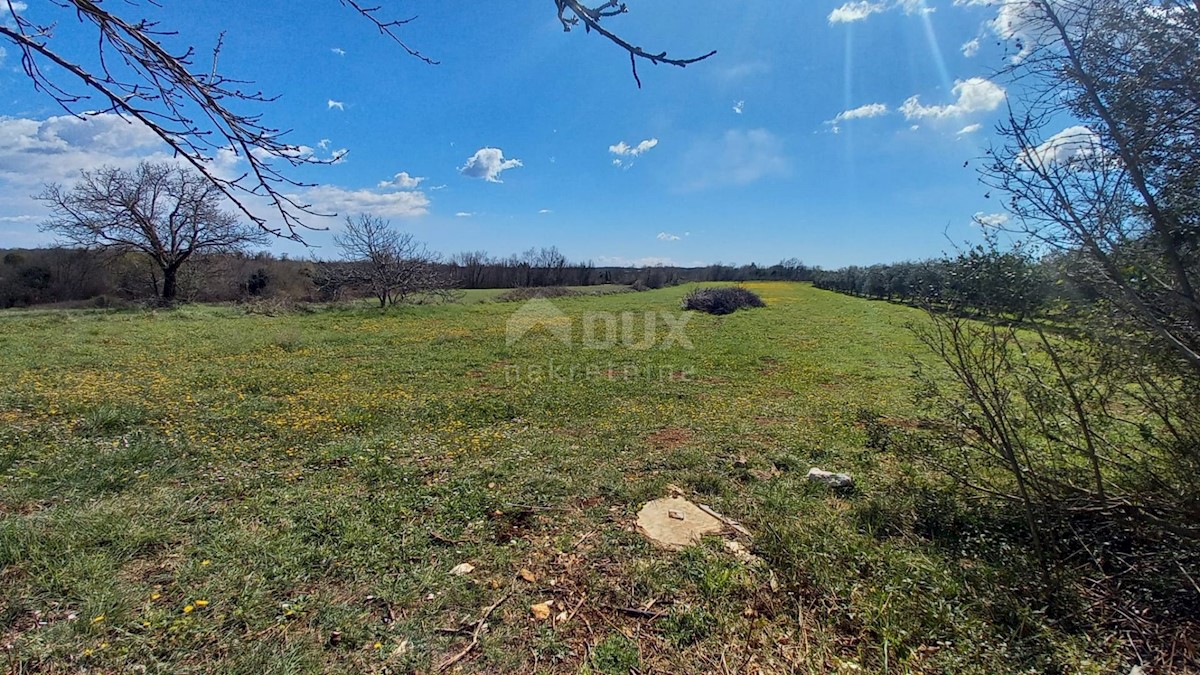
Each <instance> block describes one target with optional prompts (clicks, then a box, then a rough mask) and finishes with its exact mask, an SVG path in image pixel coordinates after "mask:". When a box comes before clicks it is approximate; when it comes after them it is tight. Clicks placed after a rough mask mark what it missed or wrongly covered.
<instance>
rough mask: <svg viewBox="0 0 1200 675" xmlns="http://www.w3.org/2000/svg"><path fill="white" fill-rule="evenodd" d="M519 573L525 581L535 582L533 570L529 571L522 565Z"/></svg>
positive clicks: (535, 577)
mask: <svg viewBox="0 0 1200 675" xmlns="http://www.w3.org/2000/svg"><path fill="white" fill-rule="evenodd" d="M519 574H520V575H521V578H522V579H524V580H525V581H528V582H529V583H531V584H536V583H537V576H536V575H534V573H533V572H530V571H529V570H527V569H525V568H524V567H522V568H521V571H520V572H519Z"/></svg>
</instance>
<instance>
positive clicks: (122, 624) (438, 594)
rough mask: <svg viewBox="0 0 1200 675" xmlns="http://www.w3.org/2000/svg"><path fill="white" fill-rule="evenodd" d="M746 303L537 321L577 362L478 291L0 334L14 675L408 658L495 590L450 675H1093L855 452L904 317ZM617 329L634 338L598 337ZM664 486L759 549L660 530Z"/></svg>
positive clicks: (0, 515) (882, 306)
mask: <svg viewBox="0 0 1200 675" xmlns="http://www.w3.org/2000/svg"><path fill="white" fill-rule="evenodd" d="M748 286H749V287H750V288H751V289H752V290H755V291H756V292H758V293H759V294H760V295H761V296H762V297H763V298H764V300H765V301H766V303H767V306H766V307H765V308H761V309H754V310H747V311H741V312H737V313H735V314H732V315H729V316H724V317H713V316H708V315H700V314H688V315H686V316H685V315H683V314H682V313H681V312H680V310H679V303H680V299H681V298H682V297H683V295H684V294H685V293H686V292H687V291H688V290H689V289H690V288H691V287H687V286H685V287H678V288H668V289H662V290H657V291H649V292H643V293H621V294H613V295H602V296H595V297H568V298H561V299H556V300H554V301H553V305H554V307H555V308H557V310H559V311H561V312H562V313H563V315H564V317H562V318H561V319H560V320H561V321H564V322H565V323H566V325H568V326H570V328H571V330H572V332H571V344H564V342H563V341H562V340H561V339H560V337H561V335H559V334H556V333H555V331H553V330H546V329H544V328H539V329H536V330H533V331H530V332H529V333H527V334H525V335H524V336H523V337H522V338H521V339H520V340H517V341H516V342H514V343H513V344H511V345H510V344H508V342H509V340H507V339H506V338H507V334H508V332H507V324H508V322H509V319H510V318H511V317H512V316H513V314H514V312H517V311H518V310H520V308H521V306H522V305H521V304H520V303H494V302H487V301H486V298H483V297H480V298H474V299H476V300H483V301H480V302H472V303H469V304H462V305H450V306H431V307H410V308H401V309H396V310H391V311H387V312H380V311H378V310H373V309H365V308H350V309H326V310H320V311H316V312H313V313H297V314H285V315H280V316H274V317H269V316H261V315H247V314H245V313H243V312H241V311H239V310H238V309H237V308H234V307H209V306H195V307H185V308H182V309H179V310H175V311H169V312H143V311H123V312H104V311H59V312H10V313H6V314H2V315H0V353H3V354H5V358H4V359H3V360H2V361H0V425H2V426H0V472H2V480H0V567H2V568H3V572H0V644H3V645H4V649H5V656H4V658H5V659H7V666H8V667H9V668H10V669H12V670H16V671H21V670H35V669H43V670H51V671H54V670H78V669H85V668H86V669H99V670H125V669H130V668H133V667H145V668H146V669H148V670H152V671H170V672H187V671H211V672H217V671H219V672H246V673H262V672H301V671H326V672H366V671H383V670H388V671H389V672H405V671H418V672H425V671H431V670H435V669H437V668H438V666H439V665H440V664H443V663H445V662H446V661H447V660H448V659H450V658H451V657H452V656H454V655H455V654H457V653H459V652H460V651H462V650H463V648H465V647H466V646H467V645H468V644H469V643H470V641H471V638H472V635H473V634H474V629H475V627H476V626H477V625H478V624H477V622H478V621H479V620H480V615H481V613H482V612H484V610H485V609H486V608H488V607H490V606H492V605H493V604H494V603H496V602H497V601H499V600H503V602H501V603H500V604H499V605H497V606H496V608H495V610H494V611H493V612H492V613H491V615H490V616H489V617H488V620H487V628H486V630H481V631H480V632H479V643H478V645H477V646H476V647H475V648H474V649H472V650H471V652H470V653H468V654H467V655H466V656H465V657H464V658H463V659H462V660H460V661H458V662H457V663H456V664H455V665H454V666H453V668H455V669H459V670H462V671H464V672H576V671H579V672H614V673H617V672H619V673H627V672H629V671H630V669H631V668H634V669H639V670H641V671H643V672H649V671H657V672H720V671H721V668H722V667H723V666H722V664H725V665H724V667H725V668H727V669H729V671H730V672H736V671H738V670H739V669H746V668H750V667H753V668H758V669H761V670H762V671H763V672H828V671H834V670H838V669H846V670H854V669H856V668H865V669H867V670H874V671H881V670H884V669H887V670H889V671H895V672H905V671H927V672H980V673H996V672H1015V671H1019V670H1022V669H1025V670H1028V669H1034V670H1038V671H1041V670H1051V669H1056V668H1057V669H1067V670H1071V671H1073V672H1089V671H1091V672H1105V670H1106V669H1109V668H1112V667H1114V664H1115V663H1117V661H1115V660H1114V659H1115V656H1113V655H1112V652H1113V651H1114V650H1115V647H1114V646H1113V645H1111V644H1109V643H1108V642H1107V641H1106V639H1103V638H1099V639H1098V638H1096V637H1095V636H1092V637H1091V638H1089V637H1088V636H1087V635H1085V634H1083V633H1070V632H1067V631H1065V630H1061V629H1058V628H1055V627H1053V626H1050V625H1048V624H1047V623H1046V622H1045V621H1044V620H1043V619H1042V618H1041V617H1040V616H1039V614H1038V613H1037V612H1036V611H1035V609H1034V608H1035V607H1036V603H1034V602H1032V601H1030V600H1026V599H1024V598H1023V597H1022V590H1021V583H1022V579H1024V578H1028V577H1029V576H1031V575H1029V574H1028V570H1026V569H1024V568H1023V567H1022V564H1021V563H1020V561H1019V558H1014V557H1013V556H1011V555H1005V554H1004V553H1003V552H1004V551H1006V550H1009V549H1008V546H1009V541H1008V540H1007V539H1006V537H1012V538H1019V537H1020V536H1021V535H1020V528H1019V527H1018V526H1016V525H1013V524H1012V523H1010V522H1007V521H1004V520H1003V519H1000V520H996V519H995V518H992V517H990V516H987V515H986V514H980V513H978V512H976V511H974V510H972V509H971V507H970V506H969V505H966V504H964V503H963V502H962V500H960V499H958V498H957V496H956V493H954V492H953V491H952V490H951V489H950V488H949V487H948V486H947V485H945V484H944V483H943V482H941V481H940V480H938V479H937V478H936V477H930V476H926V475H923V474H920V473H918V472H916V471H914V470H913V469H912V468H911V467H910V466H909V464H908V463H907V461H906V458H905V457H903V456H896V455H894V454H892V453H890V452H885V451H879V450H870V449H868V448H867V447H866V442H867V438H866V433H865V431H864V429H863V428H862V425H861V424H859V420H860V419H861V418H862V411H864V410H866V411H874V412H878V413H882V414H885V415H888V416H890V417H892V418H897V419H903V418H905V417H906V416H910V415H913V414H915V413H913V408H912V405H913V402H912V400H911V389H912V385H911V382H910V380H909V373H910V371H911V369H912V359H913V358H914V357H916V358H923V357H922V354H921V351H920V349H919V348H918V346H917V342H916V340H915V339H914V338H913V337H912V336H911V335H910V334H909V332H908V331H907V330H906V329H905V325H906V324H907V323H909V322H912V321H921V320H922V315H921V314H920V313H919V312H917V311H914V310H912V309H909V308H904V307H899V306H894V305H889V304H886V303H881V302H868V301H863V300H857V299H851V298H847V297H844V296H840V295H836V294H833V293H828V292H822V291H817V290H814V289H812V288H811V287H808V286H806V285H801V284H784V283H756V284H748ZM477 295H479V294H477ZM647 313H649V314H647ZM659 313H666V314H667V315H668V316H669V317H670V319H669V321H667V322H664V320H663V319H662V318H661V314H659ZM606 317H608V318H606ZM609 320H612V321H615V322H616V323H615V326H616V327H617V330H618V331H620V330H626V331H627V332H628V334H629V336H630V338H628V339H627V338H625V337H624V336H623V335H621V336H618V337H616V339H615V340H609V342H615V344H612V345H611V346H607V347H605V348H599V347H603V346H604V345H602V344H601V342H603V340H599V339H596V338H597V335H598V333H597V331H601V332H602V331H604V330H605V326H606V325H607V324H604V322H605V321H609ZM589 322H591V324H590V328H587V327H586V325H587V324H588V323H589ZM648 322H652V323H653V326H652V330H648V329H647V323H648ZM671 322H674V323H673V324H672V323H671ZM602 324H603V325H602ZM626 324H627V325H626ZM672 328H674V331H675V332H674V333H672ZM588 330H590V331H591V333H590V334H589V333H587V332H586V331H588ZM589 335H590V337H591V338H593V339H592V340H591V341H590V342H587V341H586V340H585V338H588V337H589ZM604 335H606V334H602V335H601V337H603V336H604ZM647 335H649V336H651V337H650V339H646V336H647ZM669 335H675V336H676V337H675V339H670V340H669V339H668V336H669ZM609 337H611V336H609ZM680 337H682V338H685V339H684V340H680V339H678V338H680ZM668 341H669V342H670V344H669V346H665V347H664V344H665V343H666V342H668ZM639 343H644V344H639ZM810 466H821V467H823V468H826V469H830V470H837V471H846V472H850V473H853V474H854V475H855V477H856V479H857V481H858V489H857V491H856V492H855V493H853V494H850V495H845V496H835V495H832V494H830V493H828V492H827V491H825V490H822V489H820V488H819V487H816V486H813V485H810V484H808V483H807V482H806V481H805V479H804V474H805V472H806V471H807V470H808V468H809V467H810ZM673 488H679V489H682V490H683V491H684V492H685V494H687V495H688V496H689V497H690V498H692V499H693V500H695V501H699V502H703V503H705V504H708V505H710V506H712V507H713V508H715V509H717V510H718V511H720V512H722V513H724V514H726V515H728V516H730V517H733V518H736V519H738V520H739V521H741V522H743V523H744V524H745V525H746V526H747V527H748V528H749V529H750V530H752V531H753V532H754V533H755V541H754V545H753V547H752V548H753V550H754V551H755V553H756V555H757V556H758V557H759V558H760V559H761V563H759V564H753V565H746V564H744V563H742V562H739V561H738V560H737V559H736V558H735V557H734V556H733V555H732V554H730V553H729V552H728V551H727V550H725V549H724V548H723V547H722V546H721V544H720V542H719V541H706V542H705V543H703V544H701V545H698V546H696V547H693V548H691V549H688V550H686V551H683V552H681V553H670V552H666V551H662V550H659V549H657V548H655V547H653V546H651V545H650V544H649V543H648V542H646V541H645V540H644V539H643V538H642V537H641V536H640V535H639V534H637V532H636V531H635V528H634V527H633V520H634V516H635V514H636V513H637V510H638V509H639V508H640V506H641V505H642V504H643V503H644V502H645V501H647V500H649V499H654V498H657V497H661V496H664V495H666V494H667V493H668V491H669V490H671V489H673ZM1013 545H1016V544H1013ZM464 562H465V563H470V564H471V565H473V566H474V567H475V569H474V571H473V572H471V573H469V574H464V575H459V576H455V575H451V574H450V570H451V569H452V568H454V567H455V566H456V565H458V564H460V563H464ZM521 570H525V571H526V572H527V574H526V575H525V576H524V577H522V576H520V575H519V572H520V571H521ZM543 602H550V603H551V605H550V606H551V608H552V614H551V618H549V619H544V620H540V619H538V618H536V617H535V616H534V614H533V613H532V612H531V611H530V607H531V605H534V604H539V603H543Z"/></svg>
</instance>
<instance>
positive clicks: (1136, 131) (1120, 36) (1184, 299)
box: [984, 0, 1200, 377]
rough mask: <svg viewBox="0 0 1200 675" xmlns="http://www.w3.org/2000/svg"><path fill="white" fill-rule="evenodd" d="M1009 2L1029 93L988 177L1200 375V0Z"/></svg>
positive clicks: (1015, 73) (1020, 225) (1018, 78)
mask: <svg viewBox="0 0 1200 675" xmlns="http://www.w3.org/2000/svg"><path fill="white" fill-rule="evenodd" d="M1013 5H1014V7H1016V8H1017V9H1015V10H1014V12H1013V13H1012V14H1011V15H1010V17H1009V18H1010V20H1011V21H1012V25H1010V26H1002V27H1001V28H1002V29H1004V30H1009V31H1011V32H1012V33H1013V35H1014V36H1015V37H1017V38H1019V39H1020V44H1019V49H1020V53H1018V54H1017V55H1016V56H1015V57H1014V58H1015V63H1014V65H1013V66H1012V67H1011V68H1010V69H1009V73H1010V75H1011V76H1012V78H1013V80H1014V81H1015V82H1016V83H1017V84H1019V86H1020V87H1021V88H1022V92H1023V93H1022V94H1021V95H1020V97H1019V99H1018V100H1017V101H1015V102H1014V103H1013V104H1012V107H1011V109H1010V115H1009V119H1008V121H1007V122H1006V123H1005V124H1004V125H1003V126H1002V128H1001V132H1002V134H1003V135H1004V137H1005V139H1006V142H1005V144H1004V145H1002V146H1001V147H998V148H995V149H994V150H993V151H992V153H991V154H992V161H990V162H989V163H988V165H987V167H986V168H985V172H984V179H985V181H986V182H987V183H989V184H990V185H992V186H993V187H995V188H997V189H999V190H1001V191H1003V193H1004V194H1006V195H1007V196H1008V198H1009V200H1008V206H1009V209H1010V210H1011V211H1012V212H1013V213H1014V214H1015V215H1016V216H1017V218H1016V219H1015V220H1014V221H1013V222H1015V223H1017V226H1016V227H1017V229H1018V230H1019V231H1020V232H1021V233H1022V234H1025V235H1028V236H1031V237H1032V238H1034V239H1035V240H1036V241H1038V242H1041V243H1042V244H1044V245H1047V246H1049V247H1051V248H1053V249H1057V250H1064V251H1074V252H1079V253H1081V254H1082V256H1083V259H1085V260H1086V261H1087V262H1088V266H1087V268H1086V269H1085V270H1084V271H1085V272H1086V274H1087V275H1088V276H1089V277H1090V279H1089V280H1090V281H1091V282H1092V283H1093V285H1094V286H1095V287H1096V288H1097V289H1099V290H1100V291H1101V292H1102V293H1103V294H1104V296H1105V297H1106V299H1107V300H1108V302H1109V303H1111V305H1112V307H1113V308H1114V310H1115V311H1116V312H1117V314H1118V315H1119V318H1121V319H1122V320H1124V321H1128V322H1129V323H1130V324H1132V325H1133V327H1134V328H1135V329H1136V330H1138V331H1140V332H1145V333H1148V334H1150V335H1152V336H1153V339H1154V340H1155V341H1156V342H1157V343H1158V344H1159V346H1160V347H1161V348H1162V349H1163V350H1164V351H1168V352H1170V353H1173V354H1174V355H1175V356H1176V358H1178V359H1180V360H1181V361H1182V362H1183V363H1185V364H1186V367H1187V368H1188V369H1190V370H1191V371H1192V375H1193V376H1197V377H1200V295H1198V294H1197V285H1198V284H1200V3H1197V2H1193V1H1192V0H1186V1H1184V0H1165V1H1163V0H1027V1H1025V2H1022V3H1013ZM1064 118H1065V119H1073V120H1074V122H1073V123H1071V126H1069V127H1068V128H1067V129H1063V130H1060V128H1055V127H1050V125H1051V124H1052V123H1056V122H1057V123H1059V124H1060V125H1061V121H1060V120H1062V119H1064ZM1056 132H1057V133H1056Z"/></svg>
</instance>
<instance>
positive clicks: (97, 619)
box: [92, 614, 104, 623]
mask: <svg viewBox="0 0 1200 675" xmlns="http://www.w3.org/2000/svg"><path fill="white" fill-rule="evenodd" d="M103 621H104V615H103V614H101V615H100V616H96V617H92V623H101V622H103Z"/></svg>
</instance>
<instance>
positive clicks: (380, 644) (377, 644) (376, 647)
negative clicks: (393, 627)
mask: <svg viewBox="0 0 1200 675" xmlns="http://www.w3.org/2000/svg"><path fill="white" fill-rule="evenodd" d="M375 649H383V643H382V642H376V643H375Z"/></svg>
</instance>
